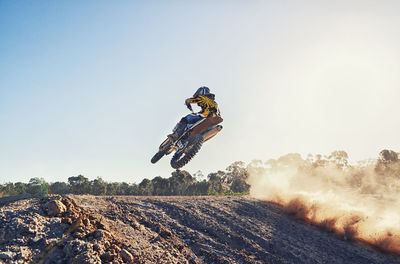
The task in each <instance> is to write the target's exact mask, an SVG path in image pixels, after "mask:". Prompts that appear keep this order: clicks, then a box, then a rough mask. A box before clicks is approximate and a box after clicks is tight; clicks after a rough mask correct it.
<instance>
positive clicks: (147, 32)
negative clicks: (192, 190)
mask: <svg viewBox="0 0 400 264" xmlns="http://www.w3.org/2000/svg"><path fill="white" fill-rule="evenodd" d="M399 14H400V1H396V0H394V1H367V0H363V1H361V0H360V1H355V0H353V1H351V0H346V1H320V0H318V1H277V0H276V1H255V0H254V1H232V0H230V1H28V0H27V1H11V0H9V1H7V0H2V1H0V183H3V182H7V181H14V182H15V181H24V182H26V181H28V180H29V179H30V178H32V177H43V178H45V179H46V180H47V181H51V182H53V181H66V180H67V178H68V177H70V176H75V175H78V174H83V175H85V176H86V177H88V178H90V179H94V178H96V177H98V176H100V177H102V178H103V179H104V180H106V181H127V182H139V181H141V180H142V179H143V178H145V177H146V178H153V177H155V176H158V175H160V176H163V177H169V176H170V173H171V172H172V171H173V169H172V168H171V167H170V166H169V160H170V156H168V157H164V158H163V159H161V160H160V161H159V162H158V163H156V164H151V163H150V159H151V157H152V156H153V155H154V154H155V152H156V151H157V149H158V145H159V144H160V143H161V141H162V140H163V139H164V138H165V136H166V135H167V134H168V133H170V131H171V129H172V128H173V127H174V125H175V124H176V122H178V121H179V119H180V118H181V117H182V116H184V115H186V114H188V110H187V109H186V108H185V106H184V100H185V99H186V98H188V97H190V96H192V95H193V93H194V92H195V90H196V89H197V88H198V87H199V86H202V85H207V86H209V87H210V88H211V90H212V92H214V93H215V94H216V100H217V102H218V103H219V105H220V108H221V112H222V115H223V117H224V123H223V125H224V129H223V130H222V131H221V133H220V134H218V135H217V136H216V137H215V138H213V139H212V140H211V141H209V142H207V143H206V144H204V146H203V148H202V150H201V151H200V152H199V154H198V156H196V157H195V158H194V160H193V161H192V162H190V164H189V165H188V166H186V167H184V169H186V170H188V171H189V172H191V173H194V172H196V171H198V170H201V171H203V173H205V174H207V173H209V172H212V171H216V170H218V169H225V168H226V167H227V166H228V165H229V164H231V163H232V162H234V161H237V160H243V161H245V162H249V161H251V160H252V159H261V160H267V159H270V158H277V157H279V156H280V155H283V154H286V153H291V152H297V153H301V154H302V155H306V154H308V153H312V154H318V153H320V154H329V153H330V152H331V151H333V150H338V149H340V150H345V151H347V152H348V153H349V155H350V157H351V158H352V159H353V160H360V159H365V158H374V157H376V156H377V155H378V152H379V151H380V150H381V149H384V148H389V149H393V150H396V151H398V150H399V138H400V137H399V130H400V122H399V121H398V113H399V109H398V105H399V103H398V100H399V98H400V89H399V88H400V74H399V73H400V48H399V47H400V16H399Z"/></svg>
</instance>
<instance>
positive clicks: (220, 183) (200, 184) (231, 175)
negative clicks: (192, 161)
mask: <svg viewBox="0 0 400 264" xmlns="http://www.w3.org/2000/svg"><path fill="white" fill-rule="evenodd" d="M247 178H248V173H247V170H246V167H245V163H244V162H241V161H237V162H234V163H232V164H231V165H230V166H228V167H227V168H226V171H218V172H214V173H210V174H208V176H207V177H204V175H203V174H202V173H201V172H200V171H199V172H197V173H195V174H193V175H192V174H190V173H189V172H187V171H185V170H176V171H173V172H172V173H171V176H170V177H169V178H163V177H161V176H157V177H155V178H153V179H151V180H149V179H143V180H142V181H141V182H140V183H139V184H136V183H126V182H106V181H104V180H103V179H102V178H100V177H98V178H96V179H94V180H89V179H88V178H87V177H85V176H83V175H78V176H71V177H69V178H68V181H67V182H53V183H49V182H46V181H45V180H44V179H43V178H31V179H30V180H29V182H28V183H23V182H16V183H12V182H8V183H5V184H0V197H2V196H12V195H20V194H31V195H39V196H47V195H48V194H92V195H160V196H163V195H221V194H247V193H248V192H249V188H250V185H248V184H247V183H246V179H247Z"/></svg>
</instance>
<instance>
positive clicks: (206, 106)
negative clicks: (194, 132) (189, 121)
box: [185, 95, 219, 117]
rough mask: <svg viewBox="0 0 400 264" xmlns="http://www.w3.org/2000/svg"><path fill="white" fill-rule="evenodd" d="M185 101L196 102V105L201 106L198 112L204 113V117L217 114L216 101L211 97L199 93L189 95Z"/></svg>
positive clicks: (188, 102) (187, 102)
mask: <svg viewBox="0 0 400 264" xmlns="http://www.w3.org/2000/svg"><path fill="white" fill-rule="evenodd" d="M185 103H186V104H197V105H198V106H200V107H201V111H200V114H202V115H204V116H205V117H208V116H209V115H211V116H215V115H219V109H218V104H217V102H215V101H214V100H213V99H211V98H209V97H207V96H203V95H199V96H196V97H191V98H188V99H186V101H185Z"/></svg>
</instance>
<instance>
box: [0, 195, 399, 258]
mask: <svg viewBox="0 0 400 264" xmlns="http://www.w3.org/2000/svg"><path fill="white" fill-rule="evenodd" d="M0 263H296V264H297V263H340V264H342V263H385V264H386V263H400V257H398V256H393V255H390V254H386V253H383V252H379V251H377V250H375V249H373V248H370V247H368V246H366V245H360V244H357V243H355V242H351V241H346V240H344V239H343V238H341V237H338V236H337V235H334V234H332V233H328V232H326V231H323V230H320V229H318V228H317V227H314V226H311V225H309V224H307V223H304V222H301V221H298V220H295V219H293V218H292V217H290V216H288V215H287V214H286V213H285V212H283V211H282V210H281V209H280V208H279V207H278V206H276V205H273V204H269V203H265V202H261V201H258V200H255V199H252V198H248V197H237V196H232V197H95V196H86V195H83V196H75V195H69V196H65V197H61V196H52V197H50V198H47V199H37V198H26V197H14V198H1V199H0Z"/></svg>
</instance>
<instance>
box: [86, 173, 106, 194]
mask: <svg viewBox="0 0 400 264" xmlns="http://www.w3.org/2000/svg"><path fill="white" fill-rule="evenodd" d="M90 185H91V188H90V189H91V194H94V195H105V194H106V192H107V183H106V182H105V181H104V180H103V179H102V178H100V177H97V179H95V180H93V181H91V182H90Z"/></svg>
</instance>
